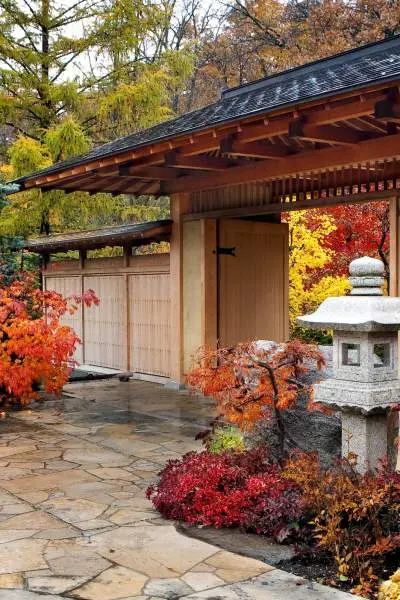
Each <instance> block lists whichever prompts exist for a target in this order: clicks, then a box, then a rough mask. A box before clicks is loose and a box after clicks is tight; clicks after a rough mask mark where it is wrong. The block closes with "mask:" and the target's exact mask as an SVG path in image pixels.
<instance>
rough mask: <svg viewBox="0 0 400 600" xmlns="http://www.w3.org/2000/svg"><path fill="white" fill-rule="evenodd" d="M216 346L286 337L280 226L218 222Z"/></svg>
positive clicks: (284, 242)
mask: <svg viewBox="0 0 400 600" xmlns="http://www.w3.org/2000/svg"><path fill="white" fill-rule="evenodd" d="M219 248H220V249H221V248H222V249H223V248H235V256H232V255H230V254H224V253H221V250H220V251H219V266H218V271H219V293H218V298H219V301H218V304H219V319H218V320H219V324H218V328H219V332H218V337H219V342H220V345H221V346H227V345H232V344H236V343H238V342H245V341H249V340H260V339H263V340H275V341H284V340H286V339H287V338H288V328H289V322H288V230H287V225H285V224H272V223H261V222H254V221H241V220H228V219H226V220H221V221H220V225H219Z"/></svg>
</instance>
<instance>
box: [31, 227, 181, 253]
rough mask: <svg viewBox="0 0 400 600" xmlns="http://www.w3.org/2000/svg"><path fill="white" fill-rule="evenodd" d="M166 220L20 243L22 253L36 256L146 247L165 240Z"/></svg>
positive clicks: (167, 228)
mask: <svg viewBox="0 0 400 600" xmlns="http://www.w3.org/2000/svg"><path fill="white" fill-rule="evenodd" d="M171 223H172V221H170V220H169V219H164V220H160V221H149V222H147V223H132V224H129V225H118V226H115V227H102V228H100V229H92V230H89V231H74V232H72V233H60V234H56V235H46V236H42V237H37V238H32V239H30V240H28V241H26V242H25V243H24V246H23V247H24V248H25V250H29V251H30V252H38V253H51V252H65V251H67V250H75V249H87V250H93V249H95V248H104V246H122V245H124V244H127V243H131V244H132V245H133V246H140V245H144V244H148V243H149V242H151V241H154V240H155V239H157V240H158V239H162V238H163V239H167V238H168V235H169V233H170V228H171Z"/></svg>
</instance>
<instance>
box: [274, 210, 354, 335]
mask: <svg viewBox="0 0 400 600" xmlns="http://www.w3.org/2000/svg"><path fill="white" fill-rule="evenodd" d="M284 220H285V221H286V222H287V223H288V225H289V280H290V284H289V307H290V308H289V317H290V328H291V333H292V335H299V334H301V333H302V332H301V330H300V328H299V327H298V325H297V322H296V318H297V317H298V316H301V315H304V314H307V313H310V312H312V311H314V310H315V309H316V308H317V307H318V306H319V304H321V302H323V300H325V299H326V298H328V297H329V296H342V295H344V294H346V293H347V292H348V291H349V289H350V285H349V283H348V280H347V278H346V277H344V276H341V275H337V276H335V275H331V274H329V273H325V272H324V269H326V268H327V267H328V265H329V264H330V263H331V262H332V260H333V259H334V252H333V251H332V250H330V249H328V248H326V247H324V240H325V238H326V237H327V236H328V235H329V234H330V233H331V232H332V231H334V230H335V223H334V220H333V218H332V217H330V216H329V215H327V214H321V213H320V212H319V211H318V210H303V211H293V212H290V213H287V214H286V215H284Z"/></svg>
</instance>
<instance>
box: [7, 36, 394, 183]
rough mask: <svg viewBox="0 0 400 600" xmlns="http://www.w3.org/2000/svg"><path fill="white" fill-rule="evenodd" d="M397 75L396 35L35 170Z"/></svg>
mask: <svg viewBox="0 0 400 600" xmlns="http://www.w3.org/2000/svg"><path fill="white" fill-rule="evenodd" d="M398 79H400V37H399V36H396V37H394V38H391V39H388V40H384V41H380V42H376V43H373V44H368V45H367V46H363V47H361V48H357V49H355V50H350V51H348V52H343V53H341V54H338V55H335V56H332V57H329V58H325V59H322V60H318V61H315V62H312V63H308V64H306V65H303V66H301V67H296V68H295V69H290V70H288V71H284V72H283V73H279V74H277V75H273V76H271V77H266V78H264V79H260V80H258V81H255V82H252V83H249V84H245V85H242V86H239V87H237V88H232V89H229V90H226V91H225V92H223V94H222V97H221V99H220V100H219V102H216V103H215V104H211V105H210V106H206V107H205V108H201V109H199V110H196V111H193V112H190V113H187V114H184V115H182V116H180V117H178V118H176V119H172V120H170V121H165V122H163V123H160V124H159V125H155V126H154V127H151V128H149V129H145V130H144V131H139V132H137V133H133V134H131V135H128V136H126V137H123V138H120V139H118V140H115V141H113V142H110V143H108V144H105V145H103V146H99V147H97V148H94V149H93V150H92V151H91V152H89V153H88V154H86V155H85V156H80V157H74V158H71V159H69V160H66V161H63V162H60V163H57V164H55V165H52V166H51V167H49V168H47V169H45V170H43V171H40V174H50V173H54V172H57V171H61V170H63V169H65V168H68V167H71V166H74V165H78V164H83V163H86V162H90V161H92V160H96V159H100V158H105V157H107V156H111V155H116V154H119V153H121V152H124V151H127V150H135V149H137V148H139V147H141V146H146V145H148V144H150V143H154V142H158V141H161V140H168V139H172V138H174V137H177V136H180V135H183V134H190V133H194V132H196V131H200V130H203V129H206V128H209V127H212V126H215V125H219V124H222V123H229V122H231V121H235V120H237V119H240V118H244V117H249V116H251V115H257V114H258V113H260V114H262V113H268V112H269V111H272V110H276V109H279V108H283V107H286V106H287V107H290V106H291V105H298V104H300V103H302V102H306V101H310V100H313V99H317V98H323V97H325V96H329V95H333V94H336V93H340V92H343V91H346V90H352V89H358V88H363V87H366V86H367V85H370V84H371V83H374V82H380V81H392V80H398ZM35 175H37V174H35ZM30 177H32V175H29V176H26V177H21V178H20V179H17V180H16V183H22V182H23V181H25V180H26V179H28V178H30Z"/></svg>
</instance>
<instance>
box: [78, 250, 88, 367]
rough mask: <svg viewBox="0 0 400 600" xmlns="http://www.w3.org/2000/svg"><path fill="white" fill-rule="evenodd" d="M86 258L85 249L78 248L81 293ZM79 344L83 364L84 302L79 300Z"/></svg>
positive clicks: (83, 283)
mask: <svg viewBox="0 0 400 600" xmlns="http://www.w3.org/2000/svg"><path fill="white" fill-rule="evenodd" d="M86 258H87V252H86V250H79V269H80V276H79V278H80V288H81V294H82V296H83V294H84V293H85V277H84V271H85V263H86ZM81 345H82V364H85V303H84V302H81Z"/></svg>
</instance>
